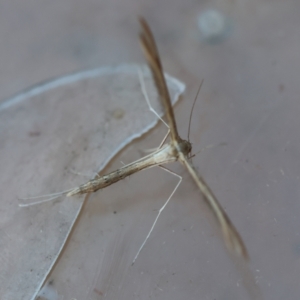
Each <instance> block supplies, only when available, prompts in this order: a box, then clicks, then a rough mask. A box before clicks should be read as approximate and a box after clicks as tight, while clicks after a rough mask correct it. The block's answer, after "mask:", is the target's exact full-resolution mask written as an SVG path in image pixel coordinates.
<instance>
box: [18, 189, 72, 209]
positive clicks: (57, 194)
mask: <svg viewBox="0 0 300 300" xmlns="http://www.w3.org/2000/svg"><path fill="white" fill-rule="evenodd" d="M72 190H73V189H69V190H66V191H62V192H59V193H53V194H46V195H41V196H34V197H27V198H19V200H22V201H26V200H30V199H41V198H47V199H45V200H39V201H36V202H30V203H19V207H29V206H33V205H36V204H41V203H45V202H49V201H53V200H55V199H58V198H59V197H61V196H64V195H66V194H68V193H69V192H70V191H72Z"/></svg>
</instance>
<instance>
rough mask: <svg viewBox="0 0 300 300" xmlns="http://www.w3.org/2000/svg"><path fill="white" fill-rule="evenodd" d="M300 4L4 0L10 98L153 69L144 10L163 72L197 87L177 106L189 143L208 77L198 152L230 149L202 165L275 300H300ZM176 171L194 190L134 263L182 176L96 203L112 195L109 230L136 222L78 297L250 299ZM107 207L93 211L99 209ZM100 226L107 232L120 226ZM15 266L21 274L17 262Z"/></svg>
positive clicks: (142, 178)
mask: <svg viewBox="0 0 300 300" xmlns="http://www.w3.org/2000/svg"><path fill="white" fill-rule="evenodd" d="M299 9H300V7H299V2H298V1H293V0H287V1H283V0H274V1H268V0H262V1H245V0H240V1H232V0H227V1H189V0H188V1H168V0H164V1H146V0H144V1H132V0H125V1H84V2H83V1H68V0H63V1H51V2H49V3H47V4H45V3H44V2H40V1H29V0H22V1H21V0H18V1H17V0H15V1H4V0H2V1H1V10H0V16H1V17H0V40H1V45H0V47H1V49H0V61H1V77H0V98H1V99H5V98H7V97H9V96H11V95H14V94H17V93H19V92H20V90H22V89H24V88H27V87H28V86H31V85H33V84H36V83H38V82H40V81H44V80H48V79H49V78H53V77H56V76H60V75H63V74H67V73H69V72H73V71H75V70H82V69H87V68H91V67H95V66H102V65H109V64H119V63H124V62H126V63H127V62H142V61H143V57H142V55H141V51H140V49H139V47H138V43H137V33H138V22H136V19H135V18H136V15H137V14H141V15H143V16H145V18H146V19H147V20H148V22H149V24H150V26H151V27H152V29H153V32H154V35H155V37H156V40H157V43H158V47H159V49H160V52H161V56H162V61H163V64H164V66H165V68H166V71H167V72H168V73H169V74H172V76H176V77H178V78H180V79H181V80H182V81H184V82H185V83H187V85H188V92H187V93H186V97H185V100H184V101H182V102H181V103H180V104H179V105H178V106H177V107H176V110H175V112H176V116H177V119H178V127H179V130H180V134H181V135H182V137H185V134H186V131H187V127H188V116H189V113H190V107H191V102H192V99H193V97H194V95H195V93H196V89H197V86H198V85H199V83H200V81H201V79H204V85H203V89H202V91H201V93H200V99H199V102H198V103H197V105H196V108H195V111H194V115H193V121H192V133H191V141H192V142H193V147H194V151H195V152H197V151H199V150H200V149H202V148H203V147H206V146H209V145H212V144H213V145H218V144H219V143H226V146H222V147H214V148H211V149H208V150H203V152H202V153H200V154H198V155H197V156H196V157H195V158H194V164H195V165H196V166H197V167H198V169H199V172H201V174H202V175H203V176H204V178H206V180H207V182H208V183H209V184H210V186H211V188H212V189H213V190H214V192H215V194H216V196H217V197H218V198H219V200H220V202H221V203H222V204H223V206H224V207H225V209H226V211H227V212H228V214H229V216H230V217H231V218H232V220H233V222H234V224H235V225H236V227H237V228H238V229H239V231H240V233H241V235H242V236H243V238H244V240H245V242H246V245H247V246H248V250H249V253H250V256H251V267H252V269H253V271H254V273H255V275H256V276H257V280H258V282H259V284H260V285H261V287H262V290H263V292H264V296H265V299H272V300H273V299H298V298H299V296H300V294H299V293H300V292H299V284H298V282H299V275H300V270H299V265H298V261H299V255H300V250H299V248H300V238H299V236H300V235H299V228H300V218H299V212H300V209H299V208H300V207H299V179H300V175H299V172H300V166H299V163H298V161H299V147H300V140H299V130H298V128H299V126H300V124H299V123H300V119H299V113H300V106H299V95H300V85H299V70H300V66H299V64H300V57H299V47H300V45H299V38H298V28H299V26H300V24H299V22H300V20H299ZM207 10H217V11H218V12H220V13H221V16H222V18H223V21H220V19H219V20H218V19H214V20H212V21H213V22H215V23H212V24H213V25H211V26H213V28H211V30H207V26H206V27H205V26H204V27H203V24H202V23H201V22H200V23H201V24H202V25H201V26H202V27H201V30H200V29H199V16H200V17H203V13H205V12H207ZM204 16H206V17H207V15H204ZM215 17H216V14H215V15H214V18H215ZM201 20H202V21H203V18H202V19H201ZM212 21H210V22H212ZM222 24H223V25H222ZM222 26H224V34H222ZM208 28H209V27H208ZM203 30H206V31H205V32H204V31H203ZM207 32H209V34H212V33H213V34H214V38H213V39H210V38H208V37H207ZM216 32H217V33H218V34H216ZM100 122H101V121H100V120H99V124H100ZM5 129H6V130H8V129H7V128H5ZM0 130H2V128H1V129H0ZM164 130H165V129H164V128H163V126H161V127H159V128H158V129H157V130H155V131H152V132H151V135H149V136H148V137H147V139H145V140H143V141H141V142H140V143H135V144H134V145H132V148H130V149H128V150H126V151H125V152H124V153H123V155H124V156H123V155H122V158H120V159H119V160H122V161H124V162H128V161H131V160H135V159H136V158H138V157H140V153H139V152H138V150H139V149H145V148H153V147H155V146H156V145H158V144H159V142H160V139H161V138H162V136H163V133H164ZM7 134H9V131H7ZM11 143H12V147H13V145H14V141H13V140H11ZM0 146H1V145H0ZM119 160H116V163H115V165H114V167H118V166H119V164H120V163H119ZM51 163H52V161H49V164H51ZM85 170H87V171H88V169H85ZM174 170H176V171H178V172H180V173H181V174H183V175H184V177H185V178H184V180H183V183H182V185H181V187H180V188H179V189H178V191H177V192H176V194H175V195H174V198H173V199H172V201H171V203H170V205H169V206H168V207H167V208H166V211H165V212H164V214H163V215H162V218H161V220H160V222H159V223H158V225H157V227H156V229H155V232H154V233H153V236H152V238H151V239H150V240H149V242H148V244H147V245H146V247H145V249H144V251H143V252H142V253H141V256H140V258H139V259H138V261H137V262H136V264H135V265H134V266H133V267H132V268H131V269H130V267H129V266H130V263H131V259H132V257H133V256H134V255H135V253H136V251H137V249H138V247H139V246H140V243H141V242H142V240H143V237H144V236H145V234H146V232H147V230H148V229H149V226H150V224H151V222H152V220H153V218H154V215H155V213H156V212H155V211H153V210H155V209H156V210H157V209H158V208H159V207H160V206H161V205H162V204H163V202H164V200H165V199H166V198H167V196H168V194H170V192H171V191H172V188H173V187H174V186H175V185H176V179H175V178H172V177H170V176H169V175H168V174H164V172H163V171H161V170H155V169H153V170H149V171H147V172H142V173H141V174H140V175H138V176H132V177H131V178H130V179H129V180H127V181H124V182H122V183H120V184H119V185H118V186H117V185H116V186H114V187H112V188H111V189H109V190H107V191H103V192H100V193H98V194H96V195H95V196H94V197H95V198H93V199H95V200H94V201H95V202H96V199H97V197H99V198H101V199H104V198H105V199H107V200H106V201H107V202H101V203H102V204H101V209H100V208H99V210H100V212H99V215H97V217H99V218H103V217H105V218H109V216H111V218H112V220H111V222H112V224H116V223H114V222H113V219H114V218H121V220H123V218H124V224H125V225H124V226H123V227H121V226H120V228H123V231H122V230H121V229H120V228H119V229H118V230H116V237H115V239H114V241H113V242H112V243H111V244H109V246H108V248H106V250H103V249H102V248H101V247H100V248H98V249H94V250H91V251H95V252H97V251H99V252H100V251H105V253H106V256H105V258H104V260H103V263H101V264H100V263H99V269H98V270H99V271H97V272H98V273H97V272H96V274H98V275H97V276H95V279H94V284H93V285H91V287H90V290H89V291H87V292H86V293H85V294H84V296H82V298H81V299H102V298H104V299H121V298H122V299H153V298H158V299H172V300H173V299H184V298H188V299H199V298H200V299H244V298H245V296H244V294H243V293H244V292H243V288H242V287H241V284H240V275H239V274H237V273H236V272H235V269H234V267H233V265H232V264H231V261H230V260H229V259H228V257H227V255H226V252H225V251H224V247H223V246H222V243H221V241H220V240H219V239H217V238H216V236H215V235H216V232H217V231H216V230H213V229H212V227H211V224H210V223H208V222H207V219H206V218H205V216H206V215H207V211H206V210H205V209H204V212H203V207H202V206H201V205H200V203H201V196H200V195H199V194H198V193H197V191H196V189H195V187H194V186H193V185H192V183H191V181H190V180H189V179H188V176H187V175H186V174H185V173H184V171H182V169H181V167H180V166H174ZM15 172H18V170H15ZM7 180H10V178H8V179H7ZM43 191H44V189H43ZM22 195H23V192H22ZM93 199H91V202H90V204H91V205H93ZM12 205H13V204H12ZM144 205H145V206H144ZM99 210H96V209H94V211H95V214H97V213H98V211H99ZM107 211H109V212H107ZM114 211H117V214H113V212H114ZM124 211H126V213H127V214H128V217H127V214H123V212H124ZM94 218H96V216H95V217H94ZM126 222H127V223H126ZM92 225H93V223H91V225H86V226H90V227H87V228H88V229H90V228H91V227H92ZM107 226H109V224H108V225H107ZM111 226H113V225H111ZM114 226H117V225H114ZM81 230H83V229H81ZM101 230H102V229H101V228H99V236H98V237H97V238H98V239H99V242H100V243H101ZM103 230H104V231H103V233H102V234H106V233H107V231H108V230H110V229H107V227H105V228H103ZM87 231H88V232H89V230H87ZM80 233H85V234H86V231H78V232H77V234H80ZM13 238H14V239H22V238H23V237H22V236H18V237H13ZM94 239H96V237H94ZM86 243H87V244H90V243H91V242H86ZM84 247H86V248H87V247H88V245H85V246H84ZM85 260H86V257H84V258H83V259H82V261H85ZM79 263H80V262H79ZM95 263H96V262H95ZM97 263H98V262H97ZM9 264H11V272H14V269H13V266H14V262H9ZM84 268H86V269H87V270H88V269H89V268H88V267H84ZM82 269H83V266H79V267H78V268H77V270H78V272H82ZM129 270H130V272H129ZM87 272H88V271H87ZM69 276H71V275H70V274H64V276H63V277H61V278H60V282H55V281H54V282H53V285H52V287H53V289H54V290H55V289H57V290H61V288H60V285H62V286H64V288H65V289H66V291H64V295H63V296H64V297H65V299H68V298H72V297H75V296H73V295H72V288H71V287H70V288H68V285H67V282H68V278H69ZM83 292H84V291H83ZM101 295H102V296H101ZM104 295H106V298H105V297H104ZM93 297H94V298H93ZM101 297H102V298H101Z"/></svg>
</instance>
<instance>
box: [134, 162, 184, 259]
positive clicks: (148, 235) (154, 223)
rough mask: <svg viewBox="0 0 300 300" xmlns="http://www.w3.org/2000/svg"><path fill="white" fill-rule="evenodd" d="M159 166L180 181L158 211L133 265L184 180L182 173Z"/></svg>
mask: <svg viewBox="0 0 300 300" xmlns="http://www.w3.org/2000/svg"><path fill="white" fill-rule="evenodd" d="M159 167H160V168H162V169H163V170H165V171H166V172H168V173H170V174H173V175H174V176H176V177H178V178H179V181H178V183H177V184H176V186H175V188H174V190H173V192H172V193H171V195H170V196H169V198H168V200H167V201H166V202H165V204H164V205H163V206H162V207H161V208H160V210H159V211H158V214H157V216H156V218H155V220H154V222H153V224H152V226H151V229H150V231H149V233H148V234H147V236H146V238H145V240H144V242H143V243H142V245H141V247H140V249H139V251H138V252H137V254H136V255H135V257H134V259H133V261H132V264H131V265H133V264H134V263H135V261H136V259H137V258H138V256H139V254H140V253H141V251H142V249H143V248H144V246H145V244H146V242H147V240H148V239H149V237H150V235H151V233H152V231H153V229H154V227H155V225H156V223H157V220H158V218H159V216H160V215H161V213H162V211H163V210H164V209H165V207H166V206H167V204H168V203H169V201H170V200H171V198H172V196H173V195H174V193H175V192H176V190H177V188H178V187H179V185H180V183H181V181H182V177H181V176H180V175H178V174H176V173H174V172H172V171H171V170H169V169H167V168H166V167H164V166H159Z"/></svg>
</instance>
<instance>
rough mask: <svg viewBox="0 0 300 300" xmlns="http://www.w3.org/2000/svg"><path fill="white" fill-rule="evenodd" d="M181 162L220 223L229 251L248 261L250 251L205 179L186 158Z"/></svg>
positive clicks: (182, 157) (183, 157)
mask: <svg viewBox="0 0 300 300" xmlns="http://www.w3.org/2000/svg"><path fill="white" fill-rule="evenodd" d="M179 161H180V162H181V163H182V164H183V165H184V166H185V167H186V168H187V170H188V172H189V173H190V175H191V176H192V178H193V179H194V181H195V183H196V185H197V186H198V188H199V190H200V191H201V193H202V195H203V197H204V199H205V202H206V203H207V205H208V207H209V208H210V211H211V212H212V213H213V215H214V217H215V218H216V220H217V222H218V223H219V226H220V228H221V231H222V234H223V237H224V241H225V244H226V246H227V248H228V249H229V251H230V252H232V253H233V254H235V255H236V256H238V257H242V258H244V259H245V260H248V259H249V255H248V251H247V248H246V246H245V244H244V242H243V240H242V238H241V237H240V235H239V233H238V231H237V230H236V229H235V227H234V225H233V224H232V222H231V221H230V219H229V217H228V216H227V214H226V212H225V211H224V209H223V208H222V206H221V205H220V203H219V201H218V200H217V198H216V196H215V195H214V194H213V192H212V190H211V189H210V188H209V186H208V185H207V183H206V182H205V181H204V179H203V178H202V177H201V176H200V175H198V174H197V172H196V170H195V168H194V167H193V166H192V164H191V163H190V162H189V160H188V158H187V157H186V156H184V155H180V156H179Z"/></svg>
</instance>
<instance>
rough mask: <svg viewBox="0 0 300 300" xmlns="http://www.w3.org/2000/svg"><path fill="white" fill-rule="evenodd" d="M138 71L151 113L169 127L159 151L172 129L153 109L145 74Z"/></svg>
mask: <svg viewBox="0 0 300 300" xmlns="http://www.w3.org/2000/svg"><path fill="white" fill-rule="evenodd" d="M137 71H138V75H139V81H140V85H141V90H142V94H143V96H144V98H145V100H146V102H147V104H148V107H149V110H150V111H151V112H153V113H154V114H155V116H156V117H157V118H158V119H160V120H161V121H162V122H163V123H164V124H165V125H166V126H167V128H168V132H167V134H166V136H165V137H164V138H163V140H162V142H161V143H160V145H159V146H158V148H157V149H160V148H161V147H162V146H163V145H164V143H165V141H166V139H167V138H168V136H169V134H170V128H169V125H168V124H167V123H166V122H165V121H164V120H163V118H161V116H160V115H159V114H158V113H157V112H156V111H155V109H154V108H153V107H152V105H151V103H150V100H149V97H148V94H147V91H146V86H145V80H144V77H143V74H142V72H141V69H140V68H137Z"/></svg>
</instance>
